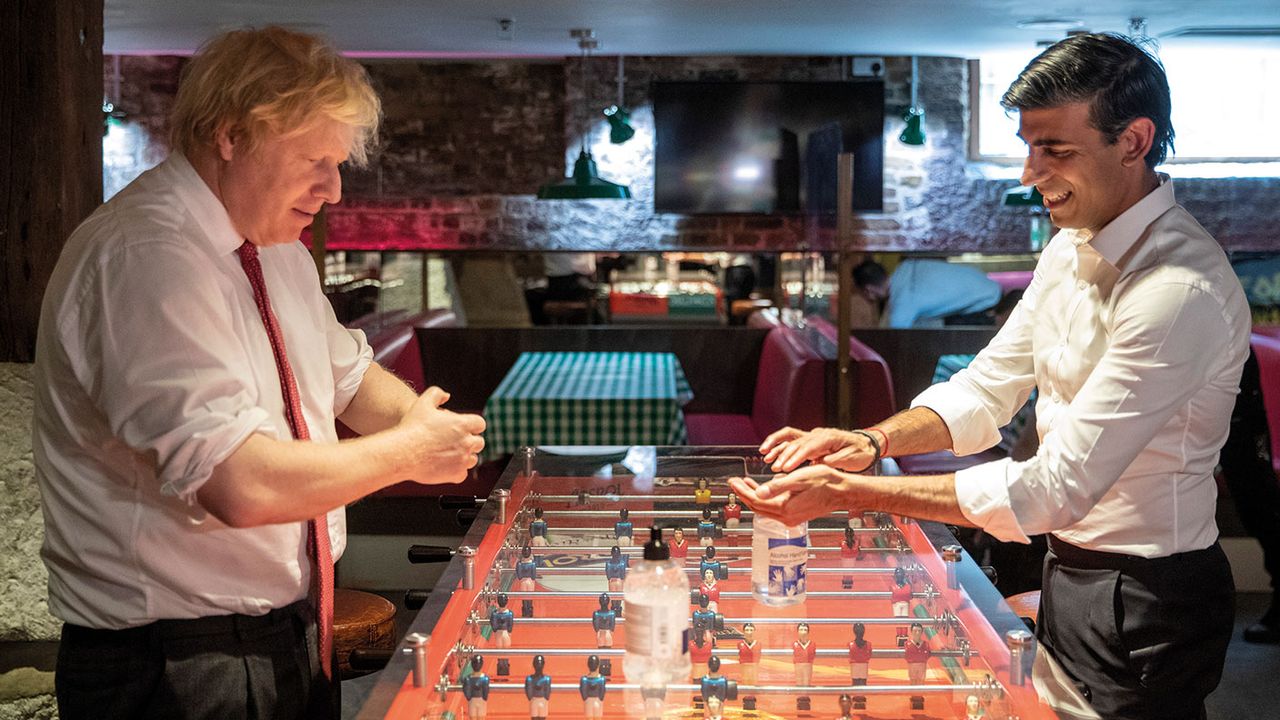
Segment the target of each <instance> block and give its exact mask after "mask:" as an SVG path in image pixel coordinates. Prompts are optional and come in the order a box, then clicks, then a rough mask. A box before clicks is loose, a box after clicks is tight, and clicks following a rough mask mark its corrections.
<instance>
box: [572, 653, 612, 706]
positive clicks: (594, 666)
mask: <svg viewBox="0 0 1280 720" xmlns="http://www.w3.org/2000/svg"><path fill="white" fill-rule="evenodd" d="M605 682H606V681H605V678H604V676H603V675H601V674H600V658H598V657H596V656H595V655H592V656H590V657H588V658H587V674H586V675H583V676H582V678H581V679H579V680H578V694H579V695H581V696H582V712H583V716H584V717H588V718H601V717H604V691H605Z"/></svg>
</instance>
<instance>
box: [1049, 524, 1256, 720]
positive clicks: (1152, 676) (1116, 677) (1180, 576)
mask: <svg viewBox="0 0 1280 720" xmlns="http://www.w3.org/2000/svg"><path fill="white" fill-rule="evenodd" d="M1234 616H1235V584H1234V582H1233V581H1232V579H1231V566H1230V565H1228V564H1227V557H1226V555H1225V554H1223V552H1222V548H1221V547H1219V546H1218V544H1217V543H1214V544H1213V545H1212V546H1211V547H1208V548H1205V549H1204V550H1195V551H1192V552H1185V553H1178V554H1176V555H1170V556H1168V557H1163V558H1155V559H1146V558H1140V557H1133V556H1129V555H1120V554H1115V553H1103V552H1097V551H1092V550H1085V549H1082V548H1078V547H1075V546H1073V545H1070V544H1068V543H1065V542H1063V541H1061V540H1059V539H1057V538H1055V537H1052V536H1051V537H1050V538H1049V552H1048V554H1047V555H1046V556H1045V562H1044V587H1043V589H1042V590H1041V595H1040V622H1039V623H1038V624H1037V626H1036V636H1037V638H1038V639H1039V641H1040V644H1041V646H1042V647H1044V648H1045V649H1047V650H1049V652H1050V653H1051V654H1052V655H1053V657H1054V659H1056V660H1057V661H1058V662H1059V664H1061V665H1062V667H1063V669H1064V670H1066V672H1067V674H1068V675H1070V676H1071V678H1072V679H1073V680H1074V681H1075V683H1076V685H1077V687H1078V688H1079V689H1080V692H1081V693H1082V694H1083V695H1084V697H1085V699H1087V700H1088V701H1089V703H1090V704H1091V705H1093V708H1094V710H1096V711H1097V712H1098V714H1100V715H1101V716H1102V717H1104V718H1106V719H1107V720H1130V719H1132V720H1182V719H1185V720H1199V719H1200V718H1203V717H1204V712H1205V710H1204V699H1205V697H1206V696H1208V695H1209V693H1210V692H1212V691H1213V689H1214V688H1216V687H1217V686H1218V681H1219V679H1221V677H1222V665H1223V663H1224V662H1225V661H1226V656H1227V645H1228V643H1230V641H1231V630H1232V622H1233V620H1234Z"/></svg>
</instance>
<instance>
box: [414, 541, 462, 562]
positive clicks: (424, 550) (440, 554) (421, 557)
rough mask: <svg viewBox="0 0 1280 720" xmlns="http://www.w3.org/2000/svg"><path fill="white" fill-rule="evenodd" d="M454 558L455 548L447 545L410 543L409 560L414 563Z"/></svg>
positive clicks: (447, 560)
mask: <svg viewBox="0 0 1280 720" xmlns="http://www.w3.org/2000/svg"><path fill="white" fill-rule="evenodd" d="M452 559H453V548H451V547H448V546H445V545H410V546H409V562H411V563H413V564H414V565H421V564H422V563H435V562H449V561H450V560H452Z"/></svg>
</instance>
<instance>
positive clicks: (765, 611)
mask: <svg viewBox="0 0 1280 720" xmlns="http://www.w3.org/2000/svg"><path fill="white" fill-rule="evenodd" d="M564 452H565V450H564V449H562V450H561V451H560V452H548V451H546V450H537V451H535V450H522V451H520V452H518V453H517V454H516V456H515V459H514V460H513V461H512V463H511V466H510V467H509V468H508V469H507V471H506V473H505V474H504V475H503V477H502V479H501V480H500V481H499V483H498V484H497V486H496V487H495V489H494V493H493V494H492V495H491V496H490V497H489V499H488V500H487V501H486V503H485V505H484V507H483V508H482V510H481V513H480V516H479V517H478V519H477V520H476V522H475V524H474V525H473V526H472V528H471V530H470V532H469V534H468V535H467V537H466V539H465V541H464V542H465V544H464V546H463V547H462V548H460V549H459V551H458V553H457V554H456V555H455V557H454V558H453V560H452V562H451V563H450V565H449V567H448V569H447V570H446V571H445V573H444V575H443V576H442V577H441V580H440V583H439V584H438V585H437V587H436V588H435V589H434V590H433V591H432V593H431V596H430V600H429V602H428V603H427V604H426V605H425V606H424V607H423V609H422V611H421V612H420V614H419V615H418V617H417V618H416V619H415V621H414V623H413V625H412V627H411V629H410V632H409V634H408V635H407V636H406V638H405V639H404V640H403V641H402V642H401V644H400V647H399V648H397V652H396V654H395V656H394V657H393V660H392V661H391V663H389V664H388V666H387V668H386V669H385V670H384V671H383V672H382V674H381V677H380V679H379V681H378V682H377V684H376V685H375V687H374V688H373V690H372V692H371V693H370V695H369V697H368V699H367V701H366V703H365V705H364V706H363V708H362V710H361V711H360V714H359V717H361V718H374V717H378V718H381V717H387V718H396V719H397V720H422V719H424V718H430V719H432V720H435V719H437V718H438V719H440V720H445V719H447V718H453V719H455V720H461V719H462V718H482V717H490V718H495V719H496V718H531V717H532V718H538V717H545V718H581V717H588V718H590V717H602V718H643V719H649V718H663V719H667V718H713V719H714V718H760V719H762V720H763V719H770V718H867V719H868V720H870V719H872V718H876V719H879V718H913V719H916V720H924V719H926V718H940V719H942V718H989V719H991V720H1008V719H1010V718H1021V719H1022V720H1032V719H1035V718H1060V717H1077V716H1078V717H1088V716H1089V711H1088V710H1087V705H1085V704H1084V702H1083V701H1082V700H1080V699H1079V696H1078V695H1074V692H1073V690H1071V688H1070V687H1069V684H1067V683H1064V682H1061V681H1060V671H1058V670H1057V668H1056V665H1055V664H1054V663H1053V662H1052V661H1051V660H1050V659H1049V658H1048V657H1047V655H1046V654H1045V653H1036V652H1035V649H1034V642H1033V640H1032V638H1031V635H1030V633H1028V632H1027V631H1026V627H1025V625H1024V624H1023V622H1022V621H1021V620H1020V619H1019V618H1017V617H1016V616H1015V615H1014V614H1013V613H1012V611H1010V610H1009V609H1008V607H1007V606H1006V605H1005V604H1004V602H1003V600H1002V599H1001V598H1000V596H999V594H998V593H997V592H996V590H995V588H994V587H993V586H992V585H991V583H990V582H989V581H988V580H987V579H986V577H985V576H984V575H983V573H982V571H981V570H980V569H979V568H978V567H977V566H976V565H975V564H974V563H973V561H972V560H970V559H969V558H968V556H967V555H966V554H965V553H963V552H962V551H961V550H960V548H959V546H958V545H957V544H956V542H955V539H954V537H953V536H951V534H950V533H949V532H948V531H947V529H946V528H945V527H943V526H940V525H937V524H934V523H924V522H916V521H914V520H911V519H908V518H903V517H898V516H893V517H891V516H889V515H886V514H883V513H876V512H861V511H856V510H855V511H844V510H834V509H833V512H832V514H831V515H830V516H829V517H827V518H822V519H819V520H815V521H813V522H811V523H810V524H809V559H808V563H807V567H806V572H805V575H804V578H803V581H802V585H801V587H802V588H803V591H804V595H805V599H804V601H803V602H800V603H797V604H793V605H789V606H785V607H770V606H766V605H763V604H761V603H758V602H757V601H756V600H755V599H754V598H753V596H752V593H751V539H752V527H751V526H752V520H753V516H752V513H751V511H750V510H749V509H746V508H745V507H740V506H739V505H740V504H739V503H734V504H730V500H731V498H730V497H729V495H728V486H727V483H726V480H727V478H729V477H733V476H742V475H748V476H752V477H756V478H757V479H761V480H763V479H766V478H768V477H769V471H768V469H767V467H765V466H764V465H763V463H762V461H761V459H760V458H759V456H758V455H756V454H755V453H754V452H753V451H752V450H751V449H749V448H697V447H684V448H653V447H635V448H626V449H618V450H617V452H612V453H610V452H607V451H605V450H597V451H595V453H596V454H592V455H580V454H561V453H564ZM889 481H890V480H888V479H886V482H889ZM622 510H625V511H626V512H625V513H622V512H620V511H622ZM708 516H709V517H708ZM652 525H656V526H659V527H661V528H664V531H663V537H664V540H666V541H667V542H668V544H671V545H673V556H677V557H678V556H683V557H684V560H683V561H684V563H685V566H686V570H687V572H688V575H689V583H690V587H691V588H692V592H691V593H690V598H689V613H690V630H689V633H688V637H689V643H690V650H691V658H692V660H693V666H692V668H693V669H692V672H691V673H690V676H689V677H688V678H687V679H685V680H684V681H682V682H680V683H678V684H677V683H673V684H670V685H668V686H667V687H666V688H665V692H661V693H658V692H655V691H654V690H653V689H647V690H646V691H644V692H642V691H641V689H640V688H639V687H638V686H636V685H633V684H631V683H628V682H627V679H626V677H625V675H624V673H623V656H624V648H625V646H626V633H627V609H626V606H625V603H623V602H622V601H623V593H622V585H621V582H622V581H621V576H622V575H623V574H624V573H625V571H626V570H625V568H627V567H629V566H630V565H631V564H634V563H635V562H638V561H639V560H640V553H641V546H642V545H643V544H644V542H645V541H646V540H647V538H648V535H649V527H650V526H652ZM677 530H678V531H679V533H680V534H681V535H683V538H682V542H677ZM615 547H616V548H617V550H615V549H614V548H615ZM708 548H714V549H713V550H710V551H709V550H708ZM708 570H710V572H707V571H708ZM855 634H856V635H857V637H855ZM477 658H479V659H477ZM591 658H594V660H591ZM712 658H714V660H713V659H712ZM717 665H718V667H717ZM602 688H603V692H601V689H602ZM600 695H603V698H602V699H601V698H600V697H599V696H600ZM584 696H585V698H584Z"/></svg>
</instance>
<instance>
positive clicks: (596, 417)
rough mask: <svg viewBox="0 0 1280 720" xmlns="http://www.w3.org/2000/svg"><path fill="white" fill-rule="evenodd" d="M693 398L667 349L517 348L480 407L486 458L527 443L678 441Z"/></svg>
mask: <svg viewBox="0 0 1280 720" xmlns="http://www.w3.org/2000/svg"><path fill="white" fill-rule="evenodd" d="M692 397H693V393H692V392H691V391H690V389H689V381H688V380H686V379H685V376H684V370H683V369H681V367H680V361H679V360H677V359H676V356H675V355H673V354H672V353H642V352H527V353H521V355H520V358H519V359H518V360H516V364H515V365H514V366H512V368H511V370H510V371H509V372H508V373H507V376H506V377H505V378H503V379H502V382H501V383H500V384H499V385H498V389H497V390H494V391H493V395H492V396H491V397H490V398H489V400H488V402H486V403H485V405H484V419H485V422H487V423H488V429H487V430H486V431H485V449H484V456H485V458H487V459H492V458H496V457H499V456H501V455H503V454H506V453H511V452H514V451H515V450H516V449H517V448H519V447H521V446H524V445H682V444H684V442H685V436H686V431H685V425H684V412H683V411H682V410H681V408H682V407H683V406H684V404H685V403H687V402H689V400H690V399H691V398H692Z"/></svg>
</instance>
